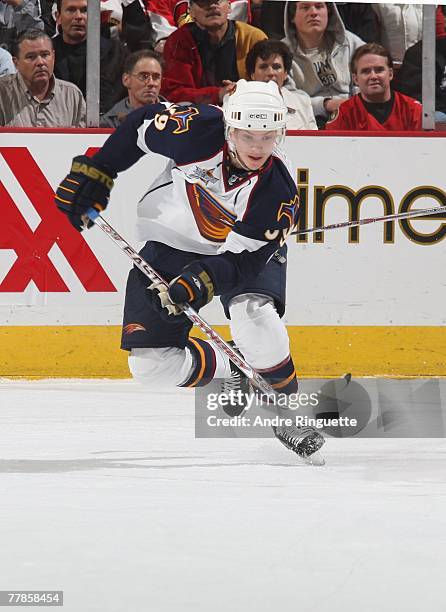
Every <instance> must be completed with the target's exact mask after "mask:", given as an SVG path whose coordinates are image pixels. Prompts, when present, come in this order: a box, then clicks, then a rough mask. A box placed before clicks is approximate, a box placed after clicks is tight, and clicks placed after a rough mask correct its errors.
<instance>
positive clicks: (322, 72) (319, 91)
mask: <svg viewBox="0 0 446 612" xmlns="http://www.w3.org/2000/svg"><path fill="white" fill-rule="evenodd" d="M285 32H286V37H285V39H284V42H286V43H287V44H288V46H289V47H290V49H291V51H292V53H293V57H294V61H293V66H292V72H291V76H292V77H293V79H294V81H295V83H296V86H297V87H298V88H300V89H303V90H304V91H306V92H307V93H308V94H309V96H310V97H311V103H312V105H313V112H314V115H315V117H316V121H317V122H318V125H319V126H320V127H321V126H322V125H324V124H325V122H326V120H327V119H328V117H329V116H330V114H331V113H333V112H334V111H335V110H336V109H337V108H339V106H340V105H341V103H342V102H343V101H344V99H345V98H348V97H349V96H350V95H351V94H352V93H353V84H352V81H351V74H350V60H351V57H352V55H353V53H354V51H355V50H356V49H357V48H358V47H359V46H361V45H362V44H363V41H362V40H361V39H360V38H359V37H358V36H356V35H355V34H352V33H351V32H348V31H347V30H346V29H345V28H344V24H343V23H342V20H341V18H340V17H339V13H338V10H337V8H336V5H335V4H334V3H333V2H288V4H287V7H286V19H285Z"/></svg>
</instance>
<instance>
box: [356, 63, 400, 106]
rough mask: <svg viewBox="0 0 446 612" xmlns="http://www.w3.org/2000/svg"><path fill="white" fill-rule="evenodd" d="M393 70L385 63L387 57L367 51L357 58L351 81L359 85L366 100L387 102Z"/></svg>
mask: <svg viewBox="0 0 446 612" xmlns="http://www.w3.org/2000/svg"><path fill="white" fill-rule="evenodd" d="M392 79H393V70H392V68H389V66H388V65H387V59H386V58H385V57H381V55H373V54H372V53H369V54H367V55H363V56H362V57H360V58H359V60H358V62H357V64H356V73H353V82H354V83H355V85H357V86H358V87H359V90H360V92H361V95H362V97H363V98H364V100H365V101H366V102H387V100H390V96H391V92H390V81H391V80H392Z"/></svg>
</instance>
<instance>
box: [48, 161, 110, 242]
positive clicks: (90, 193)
mask: <svg viewBox="0 0 446 612" xmlns="http://www.w3.org/2000/svg"><path fill="white" fill-rule="evenodd" d="M114 178H116V173H115V172H111V171H110V170H107V169H106V168H104V167H103V166H101V165H100V164H98V163H97V162H95V161H94V160H93V159H91V158H90V157H87V156H86V155H78V156H77V157H75V158H74V159H73V164H72V166H71V171H70V173H69V174H67V176H66V177H65V178H64V180H63V181H62V182H61V184H60V185H59V187H58V188H57V191H56V196H55V202H56V205H57V207H58V208H59V210H60V211H62V212H63V213H65V214H66V215H67V217H68V219H69V220H70V223H71V224H72V225H73V226H74V227H75V228H76V229H77V230H78V231H79V232H81V231H82V230H83V229H84V228H85V223H84V219H85V217H84V218H83V215H85V213H86V212H87V210H88V209H89V208H92V207H93V208H96V209H97V210H98V211H102V210H105V208H106V207H107V204H108V200H109V197H110V191H111V189H112V187H113V179H114ZM92 225H93V222H92V221H88V223H87V227H91V226H92Z"/></svg>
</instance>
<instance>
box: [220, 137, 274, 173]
mask: <svg viewBox="0 0 446 612" xmlns="http://www.w3.org/2000/svg"><path fill="white" fill-rule="evenodd" d="M230 129H231V128H230V127H228V126H227V127H226V134H225V136H226V142H227V143H228V149H229V155H230V157H231V158H232V159H233V160H235V161H236V162H237V164H238V165H239V166H240V167H241V168H242V169H243V170H246V171H247V172H255V170H253V169H252V168H248V166H247V165H246V164H245V163H244V162H242V160H241V159H240V157H239V155H238V153H237V147H236V146H235V144H234V143H233V142H232V140H231V136H230V135H229V132H230ZM284 140H285V129H282V130H281V131H280V134H277V137H276V146H279V147H280V145H281V144H282V143H283V141H284Z"/></svg>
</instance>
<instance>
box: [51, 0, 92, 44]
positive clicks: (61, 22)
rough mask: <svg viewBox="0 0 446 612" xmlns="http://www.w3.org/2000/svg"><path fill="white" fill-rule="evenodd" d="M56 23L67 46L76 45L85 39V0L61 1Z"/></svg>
mask: <svg viewBox="0 0 446 612" xmlns="http://www.w3.org/2000/svg"><path fill="white" fill-rule="evenodd" d="M56 23H57V25H58V26H60V27H61V29H62V35H63V39H64V41H65V42H67V43H68V44H72V45H75V44H78V43H81V42H82V41H84V40H85V39H86V37H87V0H62V4H61V7H60V13H57V15H56Z"/></svg>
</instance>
